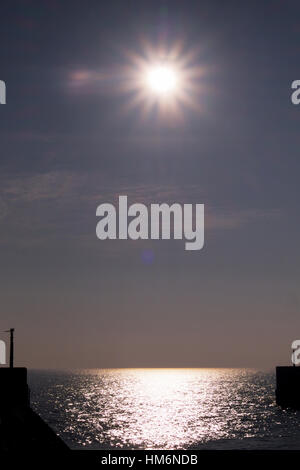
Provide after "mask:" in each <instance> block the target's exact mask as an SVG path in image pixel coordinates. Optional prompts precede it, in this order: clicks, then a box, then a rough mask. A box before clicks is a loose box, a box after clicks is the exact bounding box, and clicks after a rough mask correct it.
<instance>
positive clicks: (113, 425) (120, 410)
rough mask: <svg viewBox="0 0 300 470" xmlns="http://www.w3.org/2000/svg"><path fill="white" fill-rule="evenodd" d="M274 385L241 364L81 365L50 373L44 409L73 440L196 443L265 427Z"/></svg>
mask: <svg viewBox="0 0 300 470" xmlns="http://www.w3.org/2000/svg"><path fill="white" fill-rule="evenodd" d="M272 389H273V383H272V379H270V375H269V376H267V375H263V374H260V373H258V372H255V371H251V370H246V369H107V370H89V371H88V370H86V371H78V372H77V373H69V374H64V375H63V374H61V375H59V374H58V375H57V376H56V377H55V378H54V379H53V377H52V378H51V379H50V377H49V383H48V405H47V404H46V403H45V402H44V403H43V413H42V415H43V414H44V417H45V418H46V414H47V421H48V422H50V424H52V423H53V422H55V421H57V422H58V423H59V425H58V426H57V428H59V429H58V430H59V432H60V434H61V435H62V436H63V437H64V438H66V439H67V441H68V442H72V443H73V445H74V443H76V446H77V447H80V446H86V447H94V448H144V449H159V448H160V449H176V448H181V449H184V448H193V447H194V448H196V447H199V446H201V445H205V443H208V442H216V441H219V442H220V440H228V439H245V438H255V437H257V436H260V435H262V436H266V435H268V433H269V434H270V433H271V432H272V429H273V428H274V426H275V427H276V426H278V423H277V424H276V420H277V421H278V416H277V415H276V413H278V411H277V408H276V406H275V403H274V399H273V395H272ZM47 406H48V409H47ZM49 416H50V418H49Z"/></svg>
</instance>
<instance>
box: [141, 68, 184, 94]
mask: <svg viewBox="0 0 300 470" xmlns="http://www.w3.org/2000/svg"><path fill="white" fill-rule="evenodd" d="M146 79H147V84H148V86H149V88H150V90H152V91H153V92H154V93H157V94H159V95H163V94H169V93H172V92H174V91H175V90H176V88H177V86H178V75H177V74H176V71H175V70H174V69H173V68H172V67H170V66H168V65H157V66H154V67H151V68H149V70H148V71H147V76H146Z"/></svg>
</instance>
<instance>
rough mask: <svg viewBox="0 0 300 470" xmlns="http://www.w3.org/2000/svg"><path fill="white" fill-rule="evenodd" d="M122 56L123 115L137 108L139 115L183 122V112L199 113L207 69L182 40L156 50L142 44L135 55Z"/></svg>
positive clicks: (128, 53)
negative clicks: (124, 98) (126, 97)
mask: <svg viewBox="0 0 300 470" xmlns="http://www.w3.org/2000/svg"><path fill="white" fill-rule="evenodd" d="M124 53H125V56H126V60H127V64H126V65H125V66H124V69H123V74H122V77H123V88H122V91H123V92H126V93H127V94H128V101H127V102H126V103H124V108H122V109H124V111H125V112H128V111H130V110H132V109H137V110H138V115H139V116H142V117H146V116H149V117H150V119H152V117H154V116H157V117H160V118H163V119H165V118H166V119H167V120H168V122H171V123H172V122H177V120H178V119H179V120H181V119H184V116H185V115H186V110H187V109H192V110H194V111H196V112H198V111H201V112H202V109H203V107H202V102H203V99H201V98H202V97H203V95H204V76H205V75H206V73H207V68H206V66H205V65H204V63H201V61H199V51H198V49H193V50H190V49H188V48H187V47H186V46H185V44H184V42H182V41H178V42H176V43H174V44H173V45H166V44H160V45H157V46H156V47H153V46H152V45H151V44H149V43H148V42H145V41H144V42H141V47H140V52H139V53H136V52H133V51H128V50H125V51H124Z"/></svg>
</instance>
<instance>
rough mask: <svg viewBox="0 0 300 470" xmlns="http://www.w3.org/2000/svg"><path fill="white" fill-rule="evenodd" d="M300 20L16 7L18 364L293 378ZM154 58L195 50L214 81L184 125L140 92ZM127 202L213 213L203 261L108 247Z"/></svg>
mask: <svg viewBox="0 0 300 470" xmlns="http://www.w3.org/2000/svg"><path fill="white" fill-rule="evenodd" d="M299 14H300V5H299V2H298V1H289V0H285V1H282V0H281V1H279V0H277V1H271V0H270V1H262V0H261V1H257V2H256V1H251V2H246V1H221V0H220V1H212V0H209V1H200V0H198V1H191V0H189V1H187V2H183V1H174V0H172V1H149V2H148V1H142V0H139V1H137V0H136V1H125V0H122V1H116V0H111V1H109V2H108V1H107V2H99V1H92V0H89V1H88V2H84V1H74V0H72V1H53V0H51V1H29V0H28V1H21V0H19V1H11V0H10V1H4V2H2V3H1V20H0V21H1V29H0V31H1V32H0V44H1V47H0V64H1V68H0V70H1V72H0V79H1V80H4V81H5V82H6V86H7V104H6V105H1V106H0V139H1V157H0V158H1V172H0V180H1V181H0V188H1V189H0V223H1V231H0V250H1V270H0V273H1V274H0V275H1V329H2V330H3V329H7V328H9V327H15V328H16V359H17V362H18V364H19V365H27V366H28V367H40V368H42V367H45V368H46V367H132V366H137V367H184V366H192V367H197V366H199V367H201V366H219V367H222V366H257V367H264V368H265V367H273V366H275V365H277V364H284V363H289V358H290V353H291V351H290V344H291V342H292V340H294V339H298V338H300V319H299V309H300V294H299V277H300V259H299V239H300V215H299V207H298V204H299V202H298V201H299V171H300V161H299V147H300V134H299V125H300V106H299V107H298V106H294V105H292V104H291V100H290V95H291V88H290V87H291V83H292V81H293V80H295V79H300V65H299V53H300V20H299V18H300V16H299ZM145 42H147V43H148V44H150V45H152V46H153V48H154V49H155V48H159V47H161V46H162V45H164V47H169V48H172V47H174V44H177V43H179V42H180V43H182V44H183V48H182V53H181V54H182V57H183V58H184V57H185V55H186V57H190V59H189V60H190V61H189V64H188V67H191V68H193V67H195V68H199V69H201V70H202V72H203V74H202V76H201V77H199V78H198V79H197V82H196V85H197V100H198V101H197V106H196V107H195V109H191V108H190V107H188V106H186V107H185V106H182V108H181V112H182V116H181V119H180V120H179V119H175V117H174V116H172V114H170V115H169V116H168V118H166V117H165V116H164V118H162V117H161V116H160V115H159V114H158V113H157V112H155V110H154V111H151V112H149V113H144V112H143V103H140V104H139V105H137V106H131V105H132V104H133V102H134V101H135V92H134V90H130V91H128V90H127V91H124V90H125V88H126V86H125V85H126V83H125V82H126V77H125V75H126V74H125V71H126V70H128V69H130V67H131V66H132V64H131V63H130V57H131V56H132V54H135V55H137V56H143V54H144V52H145V49H144V48H145ZM119 194H127V195H128V197H129V202H131V203H133V202H144V203H145V204H149V203H152V202H153V203H155V202H169V203H171V202H181V203H185V202H192V203H204V204H205V210H206V233H205V238H206V240H205V247H204V249H203V250H201V251H194V252H193V251H191V252H188V251H185V250H184V243H183V241H176V242H174V241H150V240H149V241H135V242H133V241H126V240H125V241H124V240H121V241H105V242H103V241H102V242H101V241H100V240H98V239H97V238H96V234H95V228H96V223H97V218H96V215H95V213H96V207H97V206H98V205H99V204H100V203H102V202H115V201H116V198H117V197H118V195H119ZM145 253H146V255H145ZM149 253H150V255H149ZM147 254H148V256H147ZM149 260H150V262H149ZM1 337H2V338H4V337H5V336H1Z"/></svg>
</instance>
